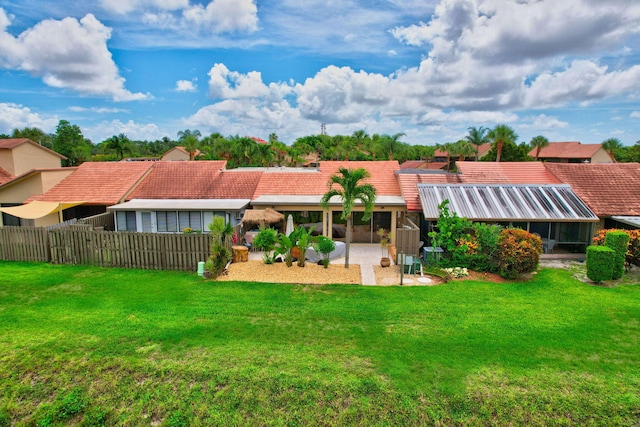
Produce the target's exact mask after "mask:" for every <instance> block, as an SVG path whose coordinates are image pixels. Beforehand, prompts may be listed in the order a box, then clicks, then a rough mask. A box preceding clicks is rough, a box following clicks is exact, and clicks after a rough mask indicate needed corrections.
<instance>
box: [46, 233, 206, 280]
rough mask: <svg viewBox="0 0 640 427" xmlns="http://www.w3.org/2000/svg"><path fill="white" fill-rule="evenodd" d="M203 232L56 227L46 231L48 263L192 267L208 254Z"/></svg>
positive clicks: (157, 267)
mask: <svg viewBox="0 0 640 427" xmlns="http://www.w3.org/2000/svg"><path fill="white" fill-rule="evenodd" d="M211 240H212V239H211V236H209V235H207V234H158V233H136V232H117V233H116V232H110V231H97V230H84V229H74V228H67V229H60V230H54V231H52V232H50V233H49V241H50V247H51V262H53V263H55V264H91V265H99V266H103V267H125V268H143V269H149V270H195V269H196V268H197V266H198V261H206V260H207V258H208V257H209V246H210V245H211Z"/></svg>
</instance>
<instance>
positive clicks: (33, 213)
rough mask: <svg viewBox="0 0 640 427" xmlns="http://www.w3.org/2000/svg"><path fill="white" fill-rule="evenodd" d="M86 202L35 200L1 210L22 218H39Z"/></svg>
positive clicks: (0, 209)
mask: <svg viewBox="0 0 640 427" xmlns="http://www.w3.org/2000/svg"><path fill="white" fill-rule="evenodd" d="M83 203H84V202H42V201H40V200H34V201H33V202H31V203H27V204H26V205H21V206H13V207H10V208H0V211H1V212H4V213H7V214H9V215H13V216H17V217H18V218H22V219H38V218H42V217H45V216H47V215H50V214H52V213H56V212H62V211H63V210H65V209H69V208H72V207H74V206H78V205H81V204H83Z"/></svg>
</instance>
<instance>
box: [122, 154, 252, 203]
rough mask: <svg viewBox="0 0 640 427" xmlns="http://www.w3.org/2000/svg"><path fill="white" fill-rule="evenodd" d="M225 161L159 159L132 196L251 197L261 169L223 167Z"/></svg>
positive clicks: (166, 197)
mask: <svg viewBox="0 0 640 427" xmlns="http://www.w3.org/2000/svg"><path fill="white" fill-rule="evenodd" d="M225 166H226V161H224V160H214V161H196V162H171V161H160V162H156V163H155V166H154V168H153V171H152V172H151V173H150V174H149V176H147V177H146V178H145V179H144V181H143V182H142V183H141V184H140V185H139V186H138V187H137V188H136V189H135V190H134V191H133V192H132V193H131V194H130V195H129V196H128V197H127V199H128V200H131V199H251V198H252V197H253V193H254V191H255V189H256V187H257V185H258V181H259V180H260V176H261V175H262V171H259V170H256V171H233V170H224V168H225Z"/></svg>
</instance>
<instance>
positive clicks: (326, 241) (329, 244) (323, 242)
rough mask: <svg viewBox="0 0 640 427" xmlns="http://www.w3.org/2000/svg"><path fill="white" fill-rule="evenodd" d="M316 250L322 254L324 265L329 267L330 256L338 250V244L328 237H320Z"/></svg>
mask: <svg viewBox="0 0 640 427" xmlns="http://www.w3.org/2000/svg"><path fill="white" fill-rule="evenodd" d="M315 248H316V250H317V251H318V252H320V253H321V254H322V265H324V268H327V267H329V254H330V253H331V252H333V251H334V250H335V249H336V242H334V241H333V240H331V239H330V238H328V237H326V236H318V240H317V241H316V244H315Z"/></svg>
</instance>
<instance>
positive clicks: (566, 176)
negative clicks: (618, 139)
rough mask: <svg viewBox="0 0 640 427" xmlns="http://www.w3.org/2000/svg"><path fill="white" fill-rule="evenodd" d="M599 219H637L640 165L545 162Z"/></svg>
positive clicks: (639, 197)
mask: <svg viewBox="0 0 640 427" xmlns="http://www.w3.org/2000/svg"><path fill="white" fill-rule="evenodd" d="M544 165H545V166H546V168H547V169H549V171H550V172H551V173H553V174H554V175H555V176H556V177H558V179H559V180H560V182H562V183H566V184H569V185H571V187H572V188H573V191H575V193H576V194H577V195H578V196H579V197H580V198H581V199H582V200H584V202H585V203H586V204H587V205H588V206H589V207H590V208H591V210H592V211H593V212H594V213H595V214H596V215H598V216H599V217H607V216H611V215H628V216H640V163H599V164H581V163H545V164H544Z"/></svg>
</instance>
